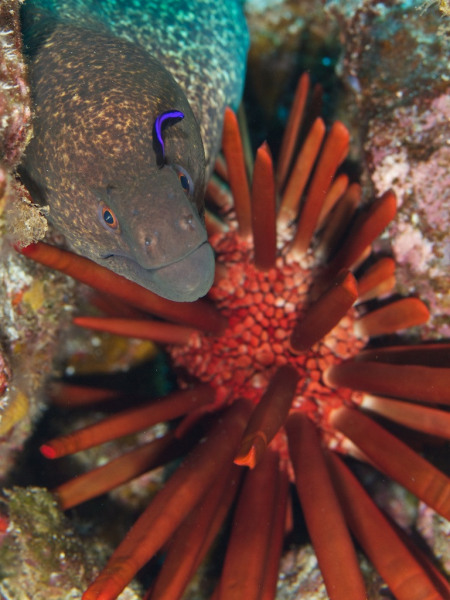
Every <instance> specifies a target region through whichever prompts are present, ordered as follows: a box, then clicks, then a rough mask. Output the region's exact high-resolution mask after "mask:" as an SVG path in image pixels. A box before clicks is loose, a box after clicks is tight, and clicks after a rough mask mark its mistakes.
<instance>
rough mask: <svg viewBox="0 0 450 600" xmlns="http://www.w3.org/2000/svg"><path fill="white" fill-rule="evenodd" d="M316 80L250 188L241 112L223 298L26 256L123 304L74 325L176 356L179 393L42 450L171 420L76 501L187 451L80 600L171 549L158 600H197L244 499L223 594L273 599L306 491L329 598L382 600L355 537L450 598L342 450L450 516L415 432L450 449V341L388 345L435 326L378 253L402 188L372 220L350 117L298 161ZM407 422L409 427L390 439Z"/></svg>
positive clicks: (228, 146)
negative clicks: (196, 587)
mask: <svg viewBox="0 0 450 600" xmlns="http://www.w3.org/2000/svg"><path fill="white" fill-rule="evenodd" d="M308 86H309V84H308V78H307V77H306V76H305V77H303V78H302V79H301V80H300V83H299V87H298V91H297V95H296V100H295V103H294V108H293V111H292V114H291V118H290V120H289V123H288V126H287V130H286V131H287V134H286V137H285V139H284V141H283V144H282V150H281V154H280V160H279V164H278V167H277V171H276V176H274V167H273V163H272V159H271V156H270V151H269V149H268V147H267V145H266V144H263V145H262V146H261V147H260V148H259V150H258V152H257V156H256V161H255V166H254V171H253V177H252V184H251V188H250V187H249V186H248V184H247V177H246V172H245V166H244V161H243V155H242V145H241V140H240V136H239V131H238V127H237V122H236V119H235V117H234V115H233V113H232V112H231V111H228V112H227V115H226V120H225V129H224V141H223V148H224V155H225V158H226V168H224V167H223V165H220V164H219V170H220V171H221V173H222V175H223V176H224V177H226V179H227V180H228V182H229V185H230V187H231V192H232V200H230V196H229V195H227V194H226V193H224V192H223V189H222V187H221V186H220V185H218V184H217V182H213V183H212V184H211V185H210V187H209V195H210V198H211V199H212V201H213V203H215V209H214V212H210V213H209V215H208V219H207V225H208V229H209V231H210V242H211V244H212V245H213V247H214V248H215V251H216V254H217V272H216V280H215V283H214V286H213V288H212V290H211V292H210V294H209V297H208V298H207V299H205V300H200V301H197V302H195V303H189V304H183V305H180V304H176V303H174V302H171V301H168V300H163V299H161V298H158V297H157V296H155V295H154V294H152V293H151V292H148V291H146V290H144V289H142V288H140V287H139V286H138V285H136V284H134V283H131V282H127V281H126V280H124V279H123V278H121V277H119V276H117V275H115V274H114V273H111V272H108V271H106V270H104V269H103V268H102V267H100V266H98V265H95V264H94V263H92V262H90V261H89V260H88V259H85V258H81V257H78V256H75V255H73V254H71V253H69V252H67V251H64V250H61V249H58V248H55V247H52V246H49V245H47V244H43V243H37V244H32V245H30V246H27V247H25V248H23V249H22V250H21V252H22V253H23V254H24V255H26V256H28V257H29V258H32V259H33V260H35V261H38V262H41V263H42V264H45V265H47V266H50V267H52V268H54V269H58V270H61V271H63V272H64V273H66V274H69V275H71V276H74V277H76V278H77V279H79V280H80V281H83V282H84V283H88V284H89V285H91V286H92V287H94V288H95V289H97V290H99V291H100V292H102V293H108V294H111V295H112V297H113V298H114V302H111V304H110V306H109V309H107V316H105V317H77V318H76V320H75V322H76V323H77V324H78V325H82V326H84V327H91V328H94V329H103V330H106V331H111V332H114V333H119V334H122V335H130V336H132V337H143V338H147V337H148V338H150V339H153V340H156V341H158V342H160V343H163V344H166V345H167V347H168V349H169V352H170V354H171V355H172V359H173V362H174V364H175V366H176V367H177V369H178V371H179V383H180V388H181V389H180V390H179V391H175V392H173V393H172V394H169V395H168V396H167V397H165V398H161V399H160V400H157V401H154V402H149V403H147V404H144V405H141V406H136V407H132V408H128V409H127V410H123V411H120V412H118V413H117V414H114V415H113V416H110V417H108V418H105V419H103V420H101V421H100V422H99V423H97V424H94V425H91V426H89V427H86V428H83V429H81V430H79V431H75V432H74V433H71V434H68V435H65V436H62V437H60V438H56V439H53V440H50V441H49V442H47V443H45V444H44V445H43V446H42V452H43V453H44V455H45V456H47V457H49V458H57V457H61V456H64V455H66V454H71V453H74V452H78V451H80V450H83V449H86V448H89V447H92V446H95V445H97V444H101V443H103V442H105V441H107V440H111V439H115V438H118V437H121V436H125V435H128V434H130V433H133V432H136V431H140V430H142V429H145V428H147V427H149V426H150V425H152V424H155V423H159V422H162V421H173V424H174V427H173V428H172V429H171V430H170V431H169V433H168V434H166V435H165V436H163V437H161V438H159V439H157V440H155V441H153V442H150V444H148V445H145V446H143V447H140V448H137V449H136V450H133V451H131V452H129V453H127V454H126V455H124V456H123V457H119V458H117V459H115V460H114V461H112V462H110V463H108V464H106V465H104V466H102V467H99V468H97V469H95V470H94V471H92V472H90V473H86V474H85V475H82V476H80V477H78V478H76V479H74V480H71V481H69V482H67V483H65V484H62V485H61V486H59V487H58V488H56V489H55V490H54V494H55V495H56V497H57V499H58V501H59V503H60V505H61V506H62V507H63V508H68V507H71V506H74V505H76V504H79V503H80V502H83V501H85V500H87V499H88V498H91V497H94V496H97V495H99V494H102V493H104V492H106V491H108V490H109V489H111V488H113V487H115V486H117V485H119V484H120V483H123V482H125V481H128V480H130V479H132V478H134V477H136V476H137V475H139V474H140V473H143V472H145V471H147V470H150V469H152V468H154V467H155V466H157V465H160V464H164V463H165V462H167V461H169V460H172V459H173V458H174V457H179V456H184V455H186V456H185V458H184V459H183V461H182V463H181V465H180V466H179V467H178V468H177V469H176V470H175V472H174V474H173V475H172V476H171V478H170V479H169V480H168V481H167V483H166V484H165V486H164V487H163V488H162V490H161V491H160V492H159V493H158V494H157V496H156V497H155V498H154V499H153V501H152V502H151V503H150V504H149V506H148V508H147V509H146V510H145V511H144V512H143V513H142V515H141V516H140V517H139V518H138V520H137V521H136V523H135V525H134V526H133V527H132V528H131V530H130V531H129V533H128V534H127V536H126V537H125V539H124V540H123V542H122V543H121V544H120V545H119V547H118V548H117V549H116V551H115V552H114V553H113V555H112V557H111V558H110V560H109V562H108V563H107V565H106V567H105V568H104V569H103V570H102V571H101V573H100V574H99V576H98V577H97V578H96V580H95V581H94V582H93V583H92V584H91V585H90V586H89V587H88V589H87V590H86V592H85V593H84V595H83V598H84V600H95V599H101V600H113V599H114V598H116V597H117V596H118V594H119V593H120V591H121V590H122V589H123V588H124V587H125V586H126V585H127V584H128V582H129V581H131V580H132V578H133V577H134V575H135V574H136V573H137V572H138V570H139V569H140V568H141V567H143V566H144V565H145V563H146V562H147V561H149V560H150V559H151V558H152V557H153V556H154V555H155V554H156V553H157V552H159V551H160V550H162V549H163V548H164V549H165V550H166V551H167V553H166V556H165V560H164V564H163V567H162V570H161V572H160V574H159V576H158V578H157V579H156V581H155V582H154V584H153V586H152V589H151V591H150V592H149V594H148V596H147V597H148V598H152V599H154V598H158V599H160V598H170V600H173V599H175V598H178V597H181V594H182V593H183V590H184V588H185V586H186V585H187V583H188V581H189V580H190V578H191V577H192V576H193V574H194V573H195V571H196V569H197V568H198V566H199V564H200V563H201V561H202V560H203V558H204V556H205V554H206V552H207V550H208V548H209V546H210V545H211V543H212V541H213V540H214V538H215V537H216V535H217V533H218V531H219V529H220V527H221V524H222V522H223V520H224V518H225V516H226V514H227V513H228V511H229V509H230V506H231V505H232V503H233V500H236V507H235V509H234V514H233V525H232V531H231V534H230V539H229V541H228V547H227V553H226V557H225V561H224V565H223V570H222V575H221V579H220V582H219V583H218V587H217V589H216V592H215V594H214V596H213V597H214V598H220V599H222V600H223V599H229V598H233V600H234V599H237V598H245V599H246V600H248V599H251V598H255V600H256V599H257V598H267V599H269V598H273V597H274V594H275V586H276V581H277V574H278V564H279V558H280V554H281V550H282V543H283V537H284V533H285V526H286V518H287V515H289V514H290V507H291V503H290V501H289V482H290V481H292V482H294V483H295V485H296V489H297V493H298V496H299V499H300V503H301V506H302V510H303V513H304V516H305V521H306V525H307V528H308V531H309V534H310V537H311V540H312V543H313V545H314V549H315V552H316V554H317V558H318V562H319V566H320V568H321V570H322V574H323V577H324V580H325V585H326V587H327V590H328V594H329V596H330V597H331V598H333V599H337V600H341V599H342V600H344V599H345V600H349V599H359V598H365V597H366V591H365V586H364V581H363V578H362V575H361V572H360V569H359V565H358V560H357V557H356V553H355V550H354V546H353V542H352V539H351V536H350V532H351V533H352V534H353V535H354V536H355V538H356V539H357V541H358V543H359V544H360V545H361V547H362V548H363V550H364V552H365V553H366V555H367V556H368V557H369V559H370V561H371V562H372V563H373V565H374V566H375V568H376V569H377V571H378V572H379V573H380V574H381V576H382V577H383V579H384V580H385V582H386V583H387V585H388V586H389V588H390V590H391V591H392V593H393V594H394V595H395V596H396V597H397V598H400V599H402V598H404V599H405V600H414V599H417V600H423V598H430V599H431V598H434V599H436V600H437V599H439V598H444V597H446V596H448V594H449V593H450V588H449V586H448V583H447V582H446V581H445V579H444V578H443V576H442V575H441V574H440V572H439V571H438V569H437V568H436V567H435V565H434V564H433V562H432V561H430V559H429V558H428V556H427V555H426V554H425V553H424V552H423V551H422V550H419V548H418V547H416V546H414V545H413V543H412V541H411V539H409V538H408V536H407V535H406V534H405V533H403V532H402V531H401V530H400V529H399V527H398V526H396V525H395V524H394V523H393V522H392V521H391V520H390V519H389V518H388V517H386V516H385V514H384V513H383V512H382V511H381V510H380V509H379V508H378V507H377V506H376V504H375V503H374V502H373V500H372V499H371V498H370V496H369V495H368V494H367V492H366V491H365V490H364V488H363V487H362V486H361V484H360V483H359V482H358V480H357V478H356V477H355V475H354V474H353V473H352V471H351V469H349V467H348V466H347V464H346V461H344V460H342V458H341V456H342V455H344V456H345V455H348V456H351V457H354V458H356V459H358V460H360V461H362V462H364V463H368V464H369V465H371V466H372V467H375V468H376V469H377V470H379V471H381V472H382V473H383V474H384V475H385V476H388V477H390V478H392V479H393V480H395V481H397V482H399V483H400V484H401V485H403V486H404V487H405V488H407V489H408V490H409V491H410V492H411V493H412V494H413V495H415V496H416V497H417V498H420V499H421V500H423V501H424V502H425V503H426V504H428V505H429V506H430V507H432V508H433V509H434V510H436V511H437V512H439V513H440V514H442V515H443V516H444V517H445V518H447V519H448V518H450V481H449V479H448V478H447V477H446V476H445V475H444V474H443V473H442V472H440V471H439V470H438V469H437V468H436V467H434V466H433V465H432V464H431V463H430V462H428V461H427V460H425V459H424V458H423V457H421V456H420V454H419V453H418V452H416V451H415V450H413V449H412V448H411V447H410V446H409V444H408V441H409V439H410V436H411V435H413V436H414V440H415V443H417V441H416V436H418V437H417V439H420V435H419V434H426V435H428V436H430V435H431V436H434V437H435V438H437V439H445V438H447V439H448V438H449V437H450V418H449V414H448V412H447V411H446V410H445V408H444V406H445V405H446V404H447V405H448V403H449V402H450V397H449V389H450V385H449V384H450V369H449V367H448V353H449V344H448V343H430V344H422V345H405V344H404V343H402V341H401V338H399V339H397V338H393V340H394V341H393V340H392V338H388V339H390V342H389V343H388V344H386V343H383V339H384V337H383V336H393V335H395V334H396V333H397V332H399V331H402V330H404V329H406V328H409V327H414V326H417V325H420V324H422V323H424V322H426V320H427V319H428V316H429V313H428V309H427V307H426V306H425V305H424V304H423V303H422V302H421V301H420V300H418V299H417V298H398V297H395V296H393V297H390V296H389V294H390V293H391V292H392V290H393V287H394V285H395V274H394V271H395V265H394V262H393V261H392V259H390V258H389V257H385V256H383V257H376V256H373V255H372V254H371V245H372V243H373V242H374V241H375V240H376V238H377V237H378V236H379V234H380V233H381V232H382V231H383V229H384V228H385V227H386V226H387V225H388V223H389V222H390V221H391V220H392V219H393V218H394V216H395V204H396V200H395V195H394V194H393V193H392V192H386V193H385V194H384V195H382V196H381V197H380V198H379V199H377V200H375V201H374V202H373V203H372V204H370V205H369V206H368V207H366V208H363V209H360V207H359V202H360V195H361V194H360V188H359V186H358V185H357V184H354V183H353V184H350V185H349V184H348V178H347V176H346V175H345V174H343V173H339V174H337V175H336V173H337V171H338V168H339V165H340V164H341V162H342V161H343V159H344V158H345V155H346V152H347V149H348V141H349V136H348V132H347V130H346V128H345V127H344V126H343V125H342V124H341V123H339V122H337V123H335V124H334V125H333V126H332V127H331V128H330V130H329V131H328V133H327V134H326V131H325V126H324V123H323V121H322V120H321V119H320V118H319V119H316V120H315V121H314V122H313V123H312V124H311V126H310V127H309V128H307V135H306V138H305V140H304V142H303V144H302V146H301V147H300V149H298V151H297V141H296V140H297V134H298V131H299V128H300V125H301V123H302V120H303V114H304V110H303V109H304V105H305V101H306V97H307V92H308ZM278 197H279V198H280V202H279V204H278V202H277V198H278ZM125 306H126V307H127V309H126V316H124V315H125V308H124V307H125ZM130 307H134V309H135V310H134V314H133V310H132V309H131V314H130ZM143 312H144V313H147V314H152V315H154V316H156V317H158V319H157V320H155V319H151V318H150V317H149V316H146V315H143V314H142V313H143ZM59 389H60V392H59V394H60V398H61V399H64V401H65V402H70V396H71V395H72V394H74V395H75V397H78V398H80V397H81V399H82V402H83V403H84V404H85V405H89V403H90V402H91V401H92V402H97V401H98V400H99V396H100V397H101V395H102V394H103V393H105V395H106V397H108V396H109V397H110V396H111V394H110V393H108V391H106V392H104V391H102V390H100V391H99V390H96V389H93V390H89V389H80V391H79V393H78V394H77V392H76V388H74V387H73V386H69V387H65V386H64V385H62V386H60V388H59ZM443 405H444V406H443ZM180 418H181V421H180ZM380 423H381V424H380ZM391 424H397V425H400V426H401V427H400V430H398V429H397V428H395V434H394V433H392V432H391V427H392V425H391ZM199 431H200V433H199ZM405 431H407V432H409V433H408V434H405ZM411 432H414V434H412V433H411ZM193 434H194V442H193V440H192V435H193ZM195 439H197V440H200V442H201V443H196V442H195ZM404 440H406V441H404ZM192 446H193V447H192ZM189 448H192V449H191V450H189Z"/></svg>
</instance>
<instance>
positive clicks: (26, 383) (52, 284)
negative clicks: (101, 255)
mask: <svg viewBox="0 0 450 600" xmlns="http://www.w3.org/2000/svg"><path fill="white" fill-rule="evenodd" d="M18 9H19V3H18V2H14V1H5V2H2V3H1V7H0V117H1V118H0V153H1V155H0V282H1V283H0V320H1V333H0V353H1V358H0V364H1V384H0V446H1V452H0V476H3V475H4V474H6V473H7V472H8V471H9V470H10V468H11V466H12V465H13V464H14V461H15V457H16V455H17V452H18V451H19V450H20V449H21V448H22V446H23V443H24V442H25V440H26V439H27V437H28V436H29V435H30V432H31V431H32V429H33V423H34V422H35V421H36V420H37V418H38V416H39V415H40V413H41V410H42V407H43V404H42V388H43V385H44V382H45V380H46V378H47V376H48V375H49V373H51V371H52V368H53V367H52V364H53V358H54V356H55V353H56V352H57V348H58V344H59V333H60V331H61V328H62V327H64V324H66V323H67V322H68V320H69V318H70V298H71V290H73V288H74V284H73V282H71V281H70V280H69V278H67V277H61V276H58V275H55V274H51V273H50V272H49V271H48V270H45V269H41V268H39V267H37V266H36V265H35V266H32V265H30V263H28V262H26V261H24V260H23V259H22V258H21V257H20V256H19V255H18V254H17V253H16V252H15V251H14V250H13V249H12V246H11V244H12V243H13V242H14V243H18V244H19V245H20V244H21V243H22V244H29V243H30V242H31V241H37V240H39V239H42V237H43V236H44V235H45V233H46V231H47V222H46V219H45V214H44V213H43V212H42V211H41V210H40V209H39V208H38V207H35V206H34V205H33V204H32V203H31V199H30V196H29V194H28V192H27V190H26V189H25V188H24V187H23V186H22V185H21V183H20V182H18V181H17V180H16V178H15V176H14V173H13V169H14V167H16V165H17V163H18V161H19V160H20V157H21V155H22V153H23V150H24V148H25V145H26V141H27V139H28V138H29V137H30V135H31V126H30V103H29V94H28V86H27V83H26V73H25V66H24V62H23V59H22V54H21V46H22V42H21V35H20V29H19V18H18ZM36 267H37V268H36Z"/></svg>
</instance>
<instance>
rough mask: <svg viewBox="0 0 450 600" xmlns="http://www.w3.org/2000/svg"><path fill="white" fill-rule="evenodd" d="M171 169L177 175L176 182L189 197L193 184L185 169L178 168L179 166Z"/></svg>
mask: <svg viewBox="0 0 450 600" xmlns="http://www.w3.org/2000/svg"><path fill="white" fill-rule="evenodd" d="M173 168H174V170H175V172H176V174H177V175H178V181H179V182H180V185H181V187H182V188H183V190H184V192H185V194H186V195H187V196H190V195H191V194H192V193H193V191H194V184H193V182H192V178H191V176H190V175H189V173H188V172H187V171H186V169H183V167H180V165H173Z"/></svg>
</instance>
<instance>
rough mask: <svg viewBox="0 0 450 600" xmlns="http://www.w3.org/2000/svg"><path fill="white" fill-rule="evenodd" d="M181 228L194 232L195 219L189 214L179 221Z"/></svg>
mask: <svg viewBox="0 0 450 600" xmlns="http://www.w3.org/2000/svg"><path fill="white" fill-rule="evenodd" d="M179 224H180V228H181V229H183V230H184V231H194V229H195V219H194V216H193V215H192V214H191V213H189V214H188V215H185V216H183V217H181V218H180V220H179Z"/></svg>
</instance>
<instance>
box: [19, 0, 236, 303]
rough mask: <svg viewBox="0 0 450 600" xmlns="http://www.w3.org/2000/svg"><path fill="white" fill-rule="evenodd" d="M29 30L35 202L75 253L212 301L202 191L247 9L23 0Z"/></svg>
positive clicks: (175, 294) (151, 285) (172, 293)
mask: <svg viewBox="0 0 450 600" xmlns="http://www.w3.org/2000/svg"><path fill="white" fill-rule="evenodd" d="M22 22H23V31H24V42H25V48H26V53H27V57H28V61H29V73H30V85H31V90H32V97H33V102H34V121H33V125H34V137H33V138H32V140H31V142H30V144H29V146H28V148H27V151H26V154H25V159H24V162H23V165H22V169H21V172H22V175H23V178H24V181H25V182H26V184H27V185H28V187H29V190H30V192H31V193H32V195H33V197H34V198H35V200H36V201H38V202H41V203H44V204H47V205H48V206H49V207H50V217H49V218H50V220H51V222H52V223H53V224H54V226H55V228H56V230H57V231H59V232H60V233H62V234H63V235H64V237H65V239H66V241H67V243H68V245H69V246H70V247H71V248H72V249H74V250H75V251H76V252H78V253H80V254H82V255H84V256H87V257H88V258H90V259H92V260H94V261H95V262H97V263H99V264H101V265H104V266H106V267H108V268H110V269H111V270H113V271H115V272H117V273H119V274H121V275H123V276H125V277H127V278H128V279H131V280H133V281H135V282H137V283H139V284H140V285H142V286H144V287H146V288H148V289H150V290H152V291H154V292H156V293H158V294H159V295H161V296H163V297H166V298H169V299H171V300H177V301H192V300H195V299H197V298H198V297H200V296H202V295H204V294H205V293H206V292H207V291H208V289H209V287H210V286H211V284H212V280H213V276H214V256H213V252H212V249H211V247H210V245H209V244H208V242H207V236H206V231H205V227H204V219H203V213H204V200H203V199H204V191H205V186H206V183H207V180H208V177H209V175H210V174H211V171H212V167H213V164H214V160H215V157H216V154H217V152H218V148H219V144H220V137H221V130H222V123H223V112H224V108H225V106H227V105H230V106H232V107H234V108H236V106H237V104H238V103H239V100H240V97H241V93H242V85H243V79H244V74H245V60H246V53H247V48H248V34H247V28H246V24H245V19H244V16H243V12H242V6H241V3H240V2H238V1H231V2H226V3H225V2H212V1H211V2H210V1H206V0H204V1H194V2H193V1H190V2H187V3H184V2H179V1H176V0H169V1H162V2H156V1H150V0H147V1H141V0H135V1H132V0H128V1H124V0H122V1H121V0H106V1H102V2H99V1H98V0H91V1H89V0H59V1H51V0H47V1H43V0H26V2H25V3H24V5H23V8H22Z"/></svg>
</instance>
